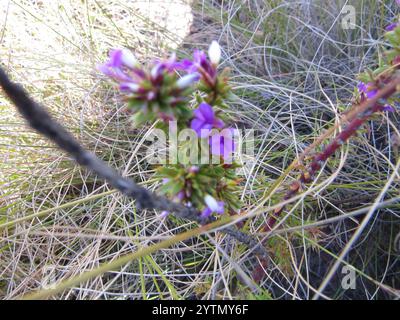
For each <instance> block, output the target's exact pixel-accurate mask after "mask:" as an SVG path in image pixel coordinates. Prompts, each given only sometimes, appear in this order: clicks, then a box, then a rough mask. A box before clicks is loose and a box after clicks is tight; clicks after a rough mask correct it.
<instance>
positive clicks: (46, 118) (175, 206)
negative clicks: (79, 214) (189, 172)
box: [0, 68, 268, 258]
mask: <svg viewBox="0 0 400 320" xmlns="http://www.w3.org/2000/svg"><path fill="white" fill-rule="evenodd" d="M0 85H1V87H2V88H3V90H4V92H5V93H6V94H7V96H8V97H9V98H10V100H11V101H12V102H13V103H14V104H15V105H16V107H17V109H18V111H19V112H20V113H21V114H22V115H23V116H24V118H25V119H26V120H27V121H28V123H29V125H30V126H31V127H32V128H33V129H35V130H37V131H38V132H39V133H41V134H42V135H44V136H45V137H47V138H49V139H50V140H51V141H53V142H54V143H55V144H57V145H58V146H59V147H60V148H61V149H62V150H64V151H65V152H67V153H68V154H69V155H70V156H71V157H73V158H74V159H75V160H76V162H77V163H79V164H80V165H82V166H85V167H86V168H88V169H89V170H91V171H92V172H94V173H96V174H97V175H98V176H99V177H101V178H103V179H104V180H105V181H107V182H108V183H109V184H110V185H111V186H112V187H114V188H115V189H117V190H119V191H120V192H121V193H122V194H124V195H125V196H127V197H130V198H133V199H135V200H136V206H137V207H138V208H140V209H157V210H165V211H168V212H171V213H173V214H174V215H175V216H177V217H180V218H184V219H187V220H191V221H195V222H198V223H200V224H206V223H210V222H212V221H213V220H214V219H213V218H212V217H211V218H208V219H202V218H201V217H200V214H199V212H198V210H197V209H196V208H191V207H186V206H184V205H182V204H179V203H175V202H172V201H170V200H168V199H167V198H165V197H162V196H159V195H156V194H154V193H152V192H150V191H149V190H147V189H146V188H143V187H141V186H139V185H137V184H136V183H135V182H133V181H132V180H130V179H127V178H124V177H122V176H121V175H120V174H118V173H117V172H116V171H115V170H114V169H112V168H110V167H109V166H108V165H107V164H106V163H105V162H103V161H102V160H100V159H99V158H97V157H96V156H95V155H94V154H93V153H91V152H89V151H87V150H85V149H84V148H83V147H82V146H81V145H80V144H79V142H78V141H77V140H76V139H75V138H74V137H73V136H72V135H71V134H70V133H69V132H68V131H66V130H65V129H64V127H63V126H61V125H60V124H59V123H58V122H57V121H55V120H54V119H53V118H52V117H51V116H50V115H49V114H48V113H47V111H46V110H45V109H44V108H43V107H41V106H40V105H39V104H38V103H36V102H35V101H34V100H33V99H32V98H30V97H29V96H28V94H27V93H26V91H25V90H24V89H23V88H22V87H21V86H20V85H18V84H15V83H13V82H12V81H10V79H9V78H8V76H7V74H6V73H5V72H4V71H3V70H2V69H1V68H0ZM221 231H222V232H224V233H226V234H228V235H230V236H232V237H234V238H236V239H237V240H238V241H240V242H242V243H244V244H245V245H246V246H247V247H249V249H252V250H254V253H256V254H257V255H259V256H261V257H264V258H266V257H267V256H268V254H267V251H266V250H265V248H264V247H263V246H261V245H260V244H259V243H258V242H257V241H256V240H255V239H253V238H252V237H251V236H249V235H247V234H245V233H243V232H241V231H239V230H237V229H236V228H234V227H231V226H229V227H225V228H224V229H222V230H221Z"/></svg>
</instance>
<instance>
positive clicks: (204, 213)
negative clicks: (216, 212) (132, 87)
mask: <svg viewBox="0 0 400 320" xmlns="http://www.w3.org/2000/svg"><path fill="white" fill-rule="evenodd" d="M211 213H212V211H211V209H210V208H209V207H206V208H204V209H203V211H202V212H201V215H200V216H201V217H202V218H208V217H209V216H210V215H211Z"/></svg>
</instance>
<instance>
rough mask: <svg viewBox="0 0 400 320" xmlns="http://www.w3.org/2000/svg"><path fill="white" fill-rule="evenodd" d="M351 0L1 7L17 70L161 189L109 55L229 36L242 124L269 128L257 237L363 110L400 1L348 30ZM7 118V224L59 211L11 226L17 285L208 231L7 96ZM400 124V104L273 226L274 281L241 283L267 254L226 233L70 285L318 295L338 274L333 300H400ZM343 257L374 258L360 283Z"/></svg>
mask: <svg viewBox="0 0 400 320" xmlns="http://www.w3.org/2000/svg"><path fill="white" fill-rule="evenodd" d="M344 2H345V1H307V0H303V1H298V2H293V1H267V2H265V1H234V0H230V1H224V2H222V4H220V3H221V2H220V1H195V2H194V3H190V4H188V3H187V1H173V2H172V1H128V0H97V1H96V0H88V1H83V2H79V3H78V2H76V1H72V0H70V1H67V0H63V1H61V0H58V1H48V2H47V1H39V0H37V1H33V0H31V1H28V0H21V1H8V0H7V1H2V2H1V3H0V14H1V16H2V17H4V18H3V19H1V21H2V25H1V29H0V41H1V47H0V50H1V51H0V55H1V57H2V60H1V61H2V63H4V64H5V65H6V66H7V68H8V71H9V72H10V74H12V75H13V77H14V79H15V80H17V81H19V82H21V83H22V84H23V85H24V86H26V87H27V88H28V89H29V91H30V93H31V94H32V95H33V96H34V97H35V98H36V99H37V100H39V101H41V102H42V103H43V104H45V105H46V107H48V108H49V109H50V110H51V112H52V114H53V115H54V116H55V117H56V118H57V119H59V120H60V121H61V122H62V123H63V124H64V125H65V126H67V127H68V128H69V129H70V130H71V131H72V132H74V134H75V135H76V136H77V137H78V138H79V140H80V141H82V143H84V144H85V145H86V146H87V147H88V148H89V149H91V150H93V151H95V152H96V153H97V154H98V155H99V156H100V157H101V158H103V159H104V160H106V161H107V162H108V163H109V164H110V165H112V166H114V167H115V168H118V169H119V170H120V171H121V172H123V174H124V175H125V176H129V177H131V178H133V179H135V180H136V181H138V182H140V183H143V185H145V186H147V187H148V188H150V189H152V190H155V188H156V187H157V185H156V183H155V181H153V180H152V173H153V168H152V167H151V166H149V165H148V164H147V163H146V161H145V160H144V155H145V152H146V146H145V144H144V139H145V137H146V134H148V132H149V128H133V127H132V126H131V124H130V122H129V118H128V117H127V114H126V113H125V112H124V110H123V104H122V103H121V102H120V100H119V98H118V96H117V93H116V92H115V90H114V89H113V88H111V87H109V86H108V84H107V82H106V81H105V80H104V79H102V78H101V77H99V75H98V73H97V72H96V70H95V65H96V63H98V62H100V61H102V60H103V59H104V58H105V56H106V53H107V50H108V49H110V48H112V47H118V46H125V47H129V48H132V50H134V52H135V53H136V54H137V55H138V56H139V58H140V59H141V60H142V61H143V62H146V61H148V60H149V59H151V58H152V57H154V56H164V55H166V54H167V52H168V51H169V50H170V49H177V50H178V52H179V54H180V55H185V54H188V53H190V51H191V48H192V47H205V46H206V45H207V44H208V43H209V41H210V40H212V39H218V40H219V41H220V43H221V44H222V46H223V49H224V61H223V65H224V66H228V67H230V68H231V69H232V74H233V78H232V84H233V87H234V93H235V95H236V99H235V100H234V101H231V103H230V105H231V109H230V112H229V113H230V115H231V117H232V121H233V122H234V123H237V124H238V126H240V127H246V128H253V129H255V130H256V146H257V151H256V154H255V156H254V159H253V161H252V164H251V165H250V166H248V167H247V169H246V172H245V182H244V183H243V189H242V194H241V197H242V199H243V201H244V202H245V203H246V206H245V207H244V208H243V209H244V210H245V211H247V212H248V213H249V215H254V216H255V217H254V218H252V219H251V220H248V223H247V224H246V227H245V231H246V232H249V233H254V234H255V233H257V230H258V228H259V226H260V225H261V224H262V222H263V220H264V217H265V215H266V214H267V213H268V212H269V211H270V207H271V206H273V205H276V204H277V203H279V201H280V199H281V196H282V193H283V192H284V188H285V186H286V185H287V183H289V182H290V181H291V180H292V179H294V178H295V177H296V175H297V172H295V171H293V172H291V173H290V174H289V175H288V176H282V174H283V173H284V170H285V169H286V167H287V166H288V165H289V164H290V162H291V161H292V160H293V159H295V158H296V157H297V156H298V155H299V154H300V153H301V152H302V151H303V150H304V149H305V148H306V147H307V145H309V144H310V143H312V141H313V139H314V138H315V137H317V136H318V135H319V134H320V133H321V132H323V130H325V129H326V128H328V127H330V126H331V125H333V124H334V123H335V121H338V120H339V114H340V113H341V112H343V111H345V110H346V109H347V108H348V107H349V105H350V101H349V99H350V98H351V94H352V92H353V87H354V85H355V83H356V80H355V75H356V74H357V73H358V72H360V71H361V70H363V69H364V68H366V67H374V66H375V64H376V61H377V54H378V53H379V52H380V51H381V47H380V46H381V44H382V38H381V34H382V30H383V27H384V26H385V25H386V24H387V23H388V22H389V21H390V20H391V19H392V18H393V16H394V15H395V13H396V12H397V13H398V11H396V10H398V9H396V8H395V6H394V5H393V4H390V3H391V2H392V1H368V4H367V3H364V2H363V3H362V2H360V1H354V2H353V4H354V5H355V6H356V7H357V28H356V29H354V30H343V29H342V28H341V26H340V14H339V13H340V8H341V5H343V4H344ZM350 2H351V1H350ZM173 4H174V5H176V7H174V6H173ZM0 123H1V129H0V130H1V131H0V152H1V153H0V155H1V159H2V160H3V159H4V161H1V162H0V166H1V167H0V183H1V184H2V186H1V188H0V224H1V223H2V222H5V221H10V220H15V219H17V218H19V217H23V216H26V215H28V214H32V213H38V212H42V211H44V210H49V211H50V212H49V214H47V215H46V216H41V217H39V218H35V219H32V220H29V221H26V222H24V223H19V224H16V225H14V226H13V227H12V228H8V229H7V230H3V231H0V232H2V233H0V236H1V238H0V296H1V297H3V298H5V299H9V298H15V297H17V296H20V295H22V294H24V293H26V292H28V291H30V290H32V289H36V288H41V287H43V285H44V286H45V287H46V284H49V283H52V281H54V280H57V281H59V280H61V279H66V278H69V277H72V276H75V275H78V274H80V273H82V272H83V271H85V270H91V269H93V268H96V267H97V266H98V265H99V264H100V263H102V262H106V261H111V260H113V259H116V258H117V257H119V256H121V255H123V254H125V253H129V252H132V251H136V250H138V249H139V248H142V247H145V246H149V245H151V244H153V243H157V242H158V241H160V240H161V239H167V238H170V237H172V236H173V235H175V234H178V233H181V232H183V231H185V230H187V229H189V228H191V227H193V226H192V225H191V224H188V223H185V222H183V221H178V220H174V219H170V220H161V219H160V218H158V216H157V213H155V212H147V211H143V212H137V211H136V209H135V206H134V204H133V203H132V202H130V201H128V200H126V199H125V198H123V197H121V196H120V195H118V194H117V193H114V192H109V189H108V187H107V185H105V184H104V183H102V182H100V181H97V180H96V178H95V177H93V176H91V175H89V174H87V172H85V171H84V170H81V169H80V168H79V167H76V166H74V164H73V163H71V162H70V161H69V159H68V158H67V157H65V156H64V155H63V154H62V153H61V152H59V151H58V150H57V149H56V148H55V147H54V146H52V145H51V144H49V143H48V142H47V141H44V140H43V139H41V138H40V137H39V136H38V135H36V134H34V133H33V132H32V131H31V130H30V129H29V128H27V127H26V126H24V124H23V121H22V120H21V119H20V118H19V117H18V116H17V115H16V114H15V113H14V109H13V108H12V107H11V106H10V104H9V103H8V102H7V101H6V100H5V99H4V98H3V97H2V96H0ZM398 127H399V116H398V112H397V113H394V114H390V115H385V116H383V117H380V118H377V119H375V121H373V122H371V123H370V125H369V127H368V128H366V129H365V130H364V131H363V132H362V133H361V134H360V135H359V136H357V137H356V138H354V139H353V140H351V142H350V143H349V144H347V145H345V146H344V148H343V149H342V150H341V152H340V153H338V154H337V155H336V157H335V158H334V159H331V160H330V161H329V162H328V163H327V165H326V167H325V168H324V170H323V171H322V173H321V175H320V176H319V177H318V180H317V181H316V182H315V184H313V185H311V186H309V188H307V190H305V192H304V193H302V194H301V195H300V196H299V197H298V198H297V200H296V201H295V202H294V203H293V205H292V206H290V207H289V209H288V211H286V212H285V214H284V216H283V217H282V223H281V228H280V230H279V232H277V233H276V235H275V236H274V237H272V238H270V239H269V240H268V248H269V249H270V250H271V254H272V258H273V259H272V260H273V261H272V264H271V266H270V267H269V269H268V270H267V277H266V278H265V281H264V282H263V283H261V284H260V286H259V287H258V288H257V286H255V285H254V284H251V283H250V284H249V285H247V286H245V285H243V284H242V283H241V282H240V281H238V275H241V276H242V277H243V274H244V275H248V276H250V275H251V271H252V269H253V266H254V264H255V261H254V258H252V257H251V255H249V253H248V252H247V251H246V250H245V248H244V247H242V246H240V245H238V244H237V243H235V242H233V241H231V240H230V239H228V238H226V237H225V236H223V235H221V234H219V233H210V234H205V235H202V236H199V237H195V238H191V239H190V240H187V241H184V242H179V243H177V244H174V245H173V246H171V247H169V248H168V249H163V250H159V251H157V252H156V253H154V254H152V255H148V256H144V257H141V258H139V259H137V260H135V261H133V262H132V263H130V264H127V265H125V266H124V267H122V268H121V269H120V270H119V271H115V272H107V273H105V274H104V275H103V276H101V277H96V278H95V279H92V280H90V281H87V282H84V283H81V284H79V285H78V286H77V287H75V288H71V289H68V290H66V291H64V292H63V293H62V294H60V295H59V296H58V298H66V299H68V298H70V299H71V298H78V299H96V298H103V299H104V298H105V299H118V298H124V299H125V298H133V299H142V298H143V299H149V298H151V299H153V298H163V299H171V298H173V299H185V298H189V297H193V296H196V297H198V298H203V299H210V298H217V299H241V298H254V297H256V298H264V299H267V298H270V297H273V298H275V299H279V298H284V299H307V298H312V297H313V296H314V295H315V293H316V292H318V287H319V286H320V285H321V284H323V283H324V281H326V282H327V283H328V286H327V288H326V290H324V291H323V292H319V293H320V294H322V297H324V298H332V299H349V298H363V299H376V298H393V297H394V296H395V295H396V292H395V290H396V289H397V290H398V289H400V283H399V280H398V279H399V276H398V272H399V260H398V257H399V250H400V248H399V239H398V237H397V238H396V235H397V234H399V232H400V227H399V214H400V211H399V204H398V202H397V200H398V199H399V192H398V183H399V168H398V165H396V163H397V161H398V151H397V150H398V147H399V144H398V142H396V141H399V137H400V135H399V132H398V129H397V128H398ZM279 178H282V183H280V184H279V185H278V187H277V188H276V190H274V192H270V193H269V192H267V190H269V188H271V187H272V186H273V184H274V183H275V182H276V181H277V179H279ZM385 201H386V202H385ZM382 202H383V204H380V203H382ZM261 204H262V205H261ZM360 208H361V209H360ZM357 210H358V211H357ZM366 213H367V214H366ZM256 214H257V215H256ZM365 214H366V215H365ZM305 225H307V226H305ZM354 234H356V235H357V234H358V236H357V238H354V240H352V237H353V236H354ZM259 236H260V237H261V235H259ZM341 256H343V260H344V261H345V263H347V264H349V265H352V266H353V267H354V269H355V270H356V271H357V282H356V290H344V289H343V288H342V287H341V285H340V283H341V279H342V274H341V268H342V266H341V265H338V268H337V269H336V270H333V271H335V272H333V273H332V275H333V277H332V278H331V277H327V276H329V273H328V272H329V270H331V267H335V262H337V261H339V262H341V261H342V260H341ZM247 280H249V279H247ZM328 280H329V281H328Z"/></svg>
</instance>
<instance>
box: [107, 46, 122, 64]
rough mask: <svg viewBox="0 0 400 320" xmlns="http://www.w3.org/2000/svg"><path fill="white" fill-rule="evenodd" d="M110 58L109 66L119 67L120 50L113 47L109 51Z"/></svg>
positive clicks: (120, 61)
mask: <svg viewBox="0 0 400 320" xmlns="http://www.w3.org/2000/svg"><path fill="white" fill-rule="evenodd" d="M109 57H110V60H109V62H108V65H109V67H113V68H120V67H121V66H122V50H121V49H114V50H111V51H110V53H109Z"/></svg>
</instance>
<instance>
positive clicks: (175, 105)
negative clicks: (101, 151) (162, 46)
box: [98, 41, 239, 218]
mask: <svg viewBox="0 0 400 320" xmlns="http://www.w3.org/2000/svg"><path fill="white" fill-rule="evenodd" d="M220 58H221V48H220V46H219V44H218V43H217V42H216V41H213V42H212V43H211V45H210V47H209V50H208V57H207V55H206V53H205V52H203V51H201V50H195V51H194V54H193V59H190V60H189V59H184V60H181V61H178V60H177V58H176V55H172V56H171V57H170V58H169V59H165V60H154V61H152V62H151V64H150V66H149V67H147V68H146V67H145V66H143V65H141V64H140V63H139V61H138V60H137V59H136V57H135V56H134V55H133V54H132V52H130V51H128V50H127V49H115V50H112V51H111V52H110V54H109V60H108V61H107V62H106V63H104V64H102V65H100V66H99V67H98V69H99V70H100V71H101V72H102V73H103V74H105V75H106V76H108V77H110V78H111V79H113V80H114V81H115V82H116V83H117V85H118V87H119V90H120V91H121V93H122V94H123V96H124V99H126V100H127V103H128V107H129V109H130V110H132V112H133V114H134V122H135V124H136V125H138V124H140V123H143V122H150V121H155V120H161V121H159V123H160V127H161V128H166V126H165V125H167V124H168V123H169V122H170V121H176V122H177V123H178V127H179V128H181V129H182V128H191V129H192V130H193V131H194V132H196V134H197V136H198V137H199V140H204V139H207V140H206V141H207V142H206V143H207V144H208V145H209V148H210V150H209V151H210V154H211V155H214V156H215V155H216V156H217V157H220V158H221V160H222V161H221V163H220V164H207V165H193V164H189V165H181V164H180V165H164V166H162V167H160V168H158V177H159V178H160V180H161V181H162V186H161V188H160V190H161V192H163V193H165V194H167V195H168V196H171V197H172V198H173V199H174V200H175V201H179V202H181V203H183V204H185V205H187V206H195V207H196V208H199V209H200V210H201V217H202V218H207V217H209V216H210V215H211V214H213V213H215V214H223V213H225V212H229V211H231V210H236V209H237V208H238V207H239V205H238V202H239V201H238V199H237V197H236V196H235V193H234V191H235V190H236V187H237V184H238V181H239V180H238V179H237V178H236V176H235V169H236V168H237V167H238V165H237V164H234V163H233V164H231V163H230V164H227V163H224V161H223V160H224V159H225V157H230V158H231V156H232V152H233V151H234V149H235V144H234V139H233V134H232V133H231V134H221V130H222V129H223V132H228V133H229V132H230V131H232V132H233V129H232V128H229V127H227V126H226V124H225V121H224V120H223V119H222V112H221V110H222V108H224V107H225V102H224V100H225V98H226V96H227V94H228V93H229V86H228V84H227V76H226V71H224V72H222V73H218V71H217V66H218V64H219V62H220ZM179 73H184V75H183V76H180V75H179ZM194 93H195V96H196V99H195V101H196V102H195V103H194V104H191V103H190V101H192V100H193V99H192V98H193V94H194ZM216 108H218V109H219V110H218V109H216ZM218 130H219V131H220V132H218ZM178 148H179V146H178ZM166 214H167V213H163V215H166Z"/></svg>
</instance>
